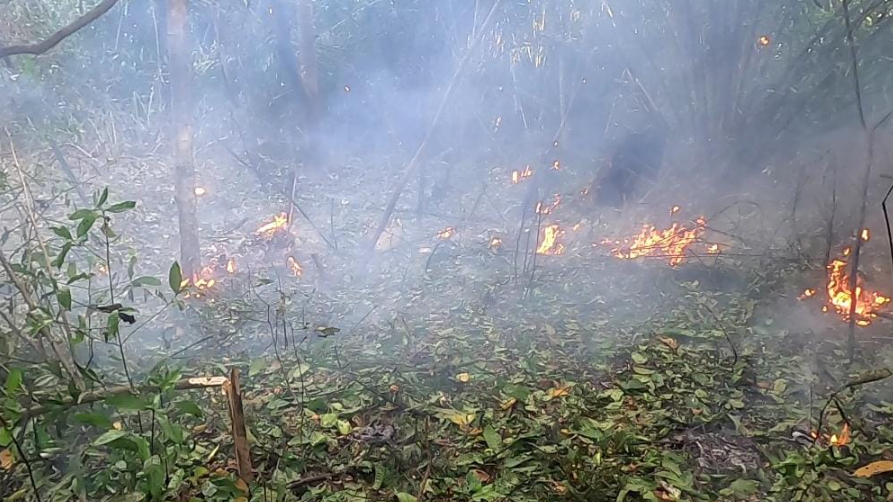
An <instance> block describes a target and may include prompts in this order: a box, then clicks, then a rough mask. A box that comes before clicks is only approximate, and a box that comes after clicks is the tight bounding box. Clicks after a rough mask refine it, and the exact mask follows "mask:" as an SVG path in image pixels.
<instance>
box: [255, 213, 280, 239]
mask: <svg viewBox="0 0 893 502" xmlns="http://www.w3.org/2000/svg"><path fill="white" fill-rule="evenodd" d="M286 225H288V215H287V214H286V213H279V214H277V215H276V216H274V217H273V221H271V222H269V223H265V224H263V225H261V226H260V227H258V229H257V231H255V233H256V234H257V235H261V236H263V237H266V238H270V237H273V236H274V235H276V234H277V233H278V232H279V231H280V230H282V229H284V228H285V226H286Z"/></svg>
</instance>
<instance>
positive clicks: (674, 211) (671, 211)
mask: <svg viewBox="0 0 893 502" xmlns="http://www.w3.org/2000/svg"><path fill="white" fill-rule="evenodd" d="M681 209H682V208H681V207H679V206H673V207H671V208H670V214H676V213H678V212H679V211H680V210H681Z"/></svg>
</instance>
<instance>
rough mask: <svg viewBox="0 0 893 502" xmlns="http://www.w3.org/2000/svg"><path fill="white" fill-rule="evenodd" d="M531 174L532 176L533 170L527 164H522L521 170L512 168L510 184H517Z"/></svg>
mask: <svg viewBox="0 0 893 502" xmlns="http://www.w3.org/2000/svg"><path fill="white" fill-rule="evenodd" d="M531 176H533V170H532V169H530V166H529V165H528V166H524V170H523V171H518V170H514V171H512V184H513V185H517V184H518V183H521V180H523V179H524V178H529V177H531Z"/></svg>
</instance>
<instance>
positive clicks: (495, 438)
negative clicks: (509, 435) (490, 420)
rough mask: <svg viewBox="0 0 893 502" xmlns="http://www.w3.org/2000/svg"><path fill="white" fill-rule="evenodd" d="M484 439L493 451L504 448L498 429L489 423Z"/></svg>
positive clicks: (485, 428)
mask: <svg viewBox="0 0 893 502" xmlns="http://www.w3.org/2000/svg"><path fill="white" fill-rule="evenodd" d="M484 441H486V442H487V446H489V447H490V449H491V450H493V451H497V450H499V449H500V448H502V436H500V435H499V433H498V432H496V429H494V428H493V427H491V426H489V425H488V426H486V427H484Z"/></svg>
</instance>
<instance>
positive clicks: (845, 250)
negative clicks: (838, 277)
mask: <svg viewBox="0 0 893 502" xmlns="http://www.w3.org/2000/svg"><path fill="white" fill-rule="evenodd" d="M852 252H853V248H851V247H849V246H847V247H845V248H843V256H844V257H847V256H849V255H850V253H852Z"/></svg>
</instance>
